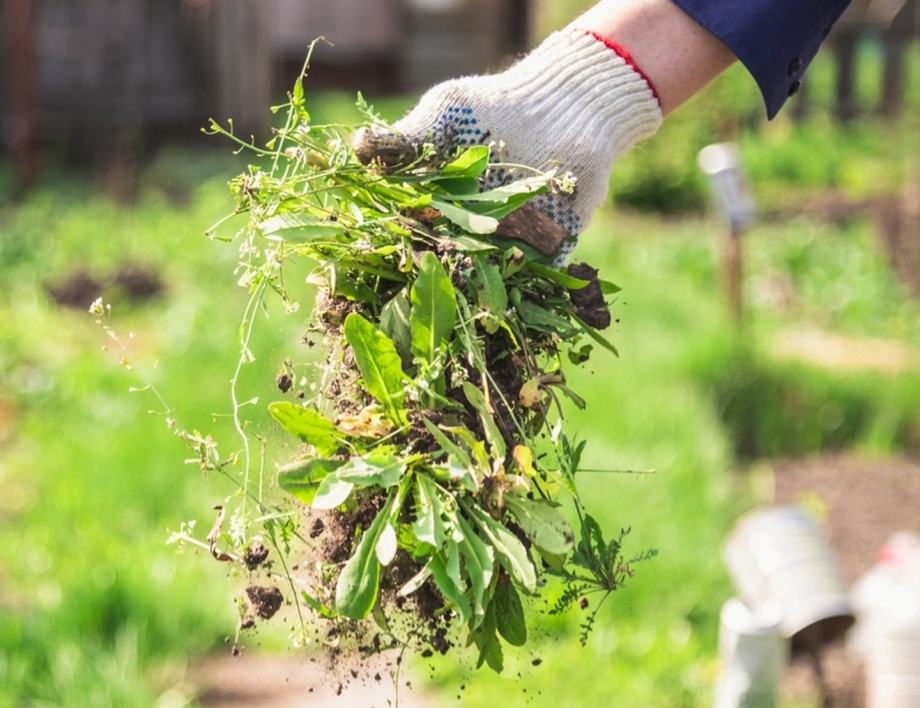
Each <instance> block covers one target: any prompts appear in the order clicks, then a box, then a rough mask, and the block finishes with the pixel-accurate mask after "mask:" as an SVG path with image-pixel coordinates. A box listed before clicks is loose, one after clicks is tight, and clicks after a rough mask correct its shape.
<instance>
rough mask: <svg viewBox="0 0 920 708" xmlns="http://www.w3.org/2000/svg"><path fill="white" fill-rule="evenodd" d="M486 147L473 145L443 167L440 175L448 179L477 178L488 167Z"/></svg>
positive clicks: (487, 149) (487, 148)
mask: <svg viewBox="0 0 920 708" xmlns="http://www.w3.org/2000/svg"><path fill="white" fill-rule="evenodd" d="M490 152H491V150H490V149H489V146H488V145H473V146H472V147H470V148H467V149H466V150H464V151H463V152H462V153H460V155H458V156H457V158H456V159H455V160H453V161H452V162H449V163H448V164H446V165H444V167H443V168H442V169H441V175H444V176H450V177H454V178H455V177H479V175H481V174H482V173H483V172H485V170H486V168H487V167H488V166H489V153H490Z"/></svg>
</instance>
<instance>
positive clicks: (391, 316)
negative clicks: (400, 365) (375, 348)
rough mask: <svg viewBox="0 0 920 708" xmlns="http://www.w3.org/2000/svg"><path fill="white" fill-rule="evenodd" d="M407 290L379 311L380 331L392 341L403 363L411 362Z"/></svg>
mask: <svg viewBox="0 0 920 708" xmlns="http://www.w3.org/2000/svg"><path fill="white" fill-rule="evenodd" d="M410 309H411V303H410V301H409V289H408V288H403V289H402V290H400V291H399V292H398V293H397V294H396V295H395V296H394V297H393V299H392V300H390V301H389V302H388V303H387V304H386V305H384V306H383V309H382V310H381V311H380V329H381V330H382V331H383V333H384V334H385V335H386V336H387V337H389V338H390V339H392V340H393V344H394V345H395V346H396V351H398V352H399V356H400V357H401V358H402V360H403V362H411V361H412V328H411V326H410V324H409V313H410Z"/></svg>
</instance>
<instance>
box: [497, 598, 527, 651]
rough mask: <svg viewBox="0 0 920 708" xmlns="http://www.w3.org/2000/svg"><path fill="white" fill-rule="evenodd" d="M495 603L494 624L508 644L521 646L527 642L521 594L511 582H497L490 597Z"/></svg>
mask: <svg viewBox="0 0 920 708" xmlns="http://www.w3.org/2000/svg"><path fill="white" fill-rule="evenodd" d="M492 602H494V603H495V624H496V629H498V633H499V634H500V635H501V636H502V639H504V640H505V641H506V642H508V644H510V645H511V646H515V647H522V646H524V645H525V644H526V643H527V621H526V620H525V619H524V605H523V604H522V603H521V596H520V595H518V592H517V590H515V588H514V586H513V585H512V584H511V583H499V584H498V587H497V588H495V595H494V597H493V599H492Z"/></svg>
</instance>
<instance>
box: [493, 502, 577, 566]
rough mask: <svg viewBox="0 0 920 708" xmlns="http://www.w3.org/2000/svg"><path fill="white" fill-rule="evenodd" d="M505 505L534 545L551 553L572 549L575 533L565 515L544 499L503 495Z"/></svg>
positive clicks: (558, 553)
mask: <svg viewBox="0 0 920 708" xmlns="http://www.w3.org/2000/svg"><path fill="white" fill-rule="evenodd" d="M505 506H507V507H508V509H509V510H510V511H511V513H512V514H513V515H514V518H515V519H517V522H518V526H520V527H521V529H523V531H524V533H525V534H526V535H527V538H529V539H530V540H531V541H533V543H534V545H535V546H537V547H538V548H540V549H542V550H544V551H546V552H547V553H550V554H553V555H561V554H564V553H568V552H569V551H570V550H572V546H573V545H574V543H575V534H574V533H573V532H572V527H571V526H569V522H568V521H566V519H565V517H564V516H563V515H562V514H560V513H559V511H558V510H557V509H554V508H553V507H551V506H550V505H549V504H548V503H547V502H545V501H533V500H530V499H524V498H523V497H518V496H515V495H513V494H506V495H505Z"/></svg>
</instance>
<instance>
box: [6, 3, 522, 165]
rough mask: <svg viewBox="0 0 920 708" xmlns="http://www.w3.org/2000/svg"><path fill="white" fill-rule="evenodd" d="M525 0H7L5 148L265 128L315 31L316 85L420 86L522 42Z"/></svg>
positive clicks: (486, 64)
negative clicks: (218, 127)
mask: <svg viewBox="0 0 920 708" xmlns="http://www.w3.org/2000/svg"><path fill="white" fill-rule="evenodd" d="M530 4H531V0H3V3H2V5H0V7H2V13H0V25H2V32H0V38H2V39H0V138H2V142H0V149H2V148H3V147H5V148H6V149H7V150H11V151H12V150H14V148H15V147H17V146H19V147H21V146H22V145H24V144H26V143H28V144H32V143H34V141H35V139H36V138H37V137H38V136H39V135H41V137H42V138H43V139H45V140H53V141H57V142H60V143H64V144H66V145H67V146H68V148H69V150H70V153H71V155H73V156H74V157H76V158H79V159H82V160H84V161H85V160H86V159H95V158H96V157H97V156H99V155H109V154H111V153H112V152H113V151H114V152H115V153H119V152H125V153H132V152H137V150H138V149H139V147H140V146H142V145H143V144H144V143H145V142H149V141H150V140H155V139H159V138H160V137H162V136H164V135H166V136H169V135H175V134H176V133H183V132H184V133H189V132H192V131H197V129H198V128H199V127H200V126H201V125H203V124H204V122H205V120H206V119H207V118H208V117H209V116H213V117H215V118H218V119H221V120H222V121H226V119H227V118H233V120H234V125H235V128H236V129H237V130H238V132H240V133H242V134H245V135H249V134H261V135H264V133H265V131H266V128H267V121H268V117H269V114H268V112H267V107H268V106H269V105H270V103H271V101H272V96H273V95H275V96H277V95H281V94H282V93H283V91H284V90H285V89H286V88H288V87H289V86H290V83H291V82H292V81H293V80H294V78H295V76H296V72H297V70H298V69H299V68H300V65H301V64H302V62H303V59H304V57H305V55H306V52H307V48H308V46H309V44H310V42H311V41H312V40H313V39H315V38H317V37H319V36H325V37H326V39H327V40H328V42H329V44H322V45H320V46H319V47H318V49H317V52H316V54H315V61H314V64H313V70H312V71H311V78H312V79H313V80H315V81H316V85H325V86H329V85H336V86H339V87H342V88H348V89H364V90H369V91H372V92H373V91H377V92H379V91H396V90H407V89H413V90H415V89H421V88H423V87H425V86H427V85H429V84H431V83H434V82H436V81H438V80H441V79H444V78H447V77H449V76H452V75H457V74H462V73H472V72H480V71H485V70H487V69H489V68H494V67H495V66H497V65H499V64H501V62H502V60H503V59H504V58H505V57H506V56H508V55H509V54H514V53H515V52H518V51H523V50H524V49H525V46H524V45H525V43H526V38H527V36H528V32H527V29H528V25H529V12H528V10H529V7H530ZM330 45H334V46H330ZM30 72H31V73H30ZM30 131H31V132H30ZM26 134H28V135H29V136H31V137H29V139H28V140H26V141H25V142H23V137H22V136H23V135H26ZM30 141H31V142H30Z"/></svg>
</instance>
